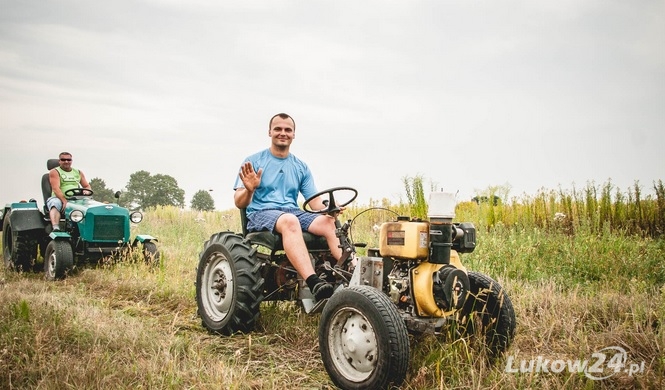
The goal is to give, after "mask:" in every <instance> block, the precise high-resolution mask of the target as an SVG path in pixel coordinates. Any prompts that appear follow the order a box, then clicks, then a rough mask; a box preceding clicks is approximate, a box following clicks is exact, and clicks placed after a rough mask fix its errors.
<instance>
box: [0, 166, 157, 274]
mask: <svg viewBox="0 0 665 390" xmlns="http://www.w3.org/2000/svg"><path fill="white" fill-rule="evenodd" d="M46 166H47V168H48V170H51V169H53V168H55V167H57V166H58V160H57V159H50V160H48V161H47V163H46ZM41 186H42V195H43V197H44V207H43V208H40V207H38V206H37V201H36V200H35V199H30V201H27V202H26V201H21V202H16V203H10V204H7V205H6V206H5V208H4V210H3V212H2V214H1V215H0V226H1V227H2V253H3V257H4V263H5V266H6V267H7V268H10V269H13V270H16V271H23V272H27V271H38V270H39V269H40V268H42V267H43V269H44V272H45V274H46V279H48V280H55V279H62V278H64V277H65V276H66V275H67V274H68V273H69V272H70V271H71V270H72V269H73V267H74V265H75V263H77V262H85V261H87V262H98V261H99V260H101V259H102V258H104V257H108V256H115V255H124V254H126V253H128V251H129V250H132V249H139V250H141V251H142V254H143V256H144V259H145V260H146V261H147V262H149V263H151V264H157V263H158V262H159V251H158V249H157V245H156V243H155V241H156V239H155V238H154V237H152V236H149V235H137V236H136V237H135V238H134V240H133V241H131V243H130V221H131V223H139V222H141V220H142V219H143V215H142V214H141V213H140V212H138V211H134V212H132V213H130V212H129V211H128V210H127V209H126V208H124V207H120V206H118V205H117V204H115V203H102V202H98V201H95V200H94V199H93V198H92V195H93V191H92V190H89V189H86V188H73V189H70V190H68V191H66V192H65V196H66V197H67V206H66V210H65V212H64V213H62V214H63V215H62V218H61V220H60V224H59V227H60V230H59V231H58V230H55V231H53V228H52V224H51V221H50V217H49V213H48V210H47V208H46V199H48V198H49V197H50V196H51V185H50V183H49V179H48V173H46V174H45V175H44V176H42V183H41ZM115 195H116V198H118V197H119V196H120V193H119V192H116V194H115ZM38 252H39V253H41V257H42V258H43V259H44V263H43V264H40V263H39V262H38V257H39V256H38Z"/></svg>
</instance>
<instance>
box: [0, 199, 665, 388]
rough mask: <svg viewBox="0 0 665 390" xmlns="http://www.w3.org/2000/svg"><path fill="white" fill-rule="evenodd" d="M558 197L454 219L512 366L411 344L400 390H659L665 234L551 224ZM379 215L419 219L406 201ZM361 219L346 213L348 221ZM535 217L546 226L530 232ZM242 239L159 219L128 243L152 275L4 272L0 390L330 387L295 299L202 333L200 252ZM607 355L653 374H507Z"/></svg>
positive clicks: (113, 266) (216, 215)
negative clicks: (489, 294) (500, 290)
mask: <svg viewBox="0 0 665 390" xmlns="http://www.w3.org/2000/svg"><path fill="white" fill-rule="evenodd" d="M627 198H628V197H625V199H627ZM530 199H533V198H530ZM560 199H563V200H564V201H561V200H559V198H555V200H554V202H553V203H549V204H550V205H551V206H553V207H536V201H530V200H529V199H526V200H522V202H521V203H517V202H515V203H508V202H506V203H504V204H500V205H497V206H494V205H492V206H491V207H490V206H489V205H486V204H485V205H483V204H481V205H476V204H467V203H462V204H460V206H459V207H458V212H457V214H458V218H457V220H460V221H461V220H468V221H471V222H474V223H475V224H476V226H477V227H478V247H477V249H476V251H475V252H473V253H471V254H466V255H463V258H462V259H463V261H464V263H465V265H466V266H467V267H468V268H469V269H472V270H476V271H479V272H483V273H486V274H488V275H490V276H491V277H493V278H494V279H496V280H497V281H499V282H500V283H501V284H502V286H503V287H504V288H505V289H506V290H507V291H508V293H509V296H510V297H511V299H512V301H513V305H514V307H515V311H516V315H517V322H518V325H517V332H516V336H515V340H514V342H513V344H512V346H511V347H510V349H509V350H508V351H507V354H506V356H505V357H503V358H502V359H499V360H498V361H496V362H494V363H489V362H488V360H487V359H486V356H485V355H484V352H483V349H482V346H481V345H478V344H477V343H476V342H474V341H473V340H471V341H469V340H460V339H452V338H448V337H443V336H441V337H432V336H428V337H422V338H418V339H415V338H414V339H413V342H412V353H411V362H410V367H409V371H408V374H407V379H406V381H405V383H404V384H403V386H402V387H401V388H402V389H409V390H416V389H419V390H420V389H456V388H475V389H506V388H517V389H532V388H542V389H561V388H568V389H578V388H588V389H595V388H603V389H605V388H617V389H619V388H622V389H623V388H646V389H659V388H663V387H664V386H665V332H663V325H662V321H663V319H665V287H663V286H664V284H665V271H664V270H663V267H664V265H663V259H665V242H664V241H663V238H662V236H659V235H658V234H652V233H651V232H649V233H648V234H645V230H644V229H639V231H637V230H636V231H629V230H628V229H615V228H612V227H609V226H608V225H607V224H606V223H605V224H604V226H605V227H601V226H602V225H603V224H600V225H598V224H594V223H589V221H590V219H589V218H591V217H588V218H582V217H577V219H576V220H575V222H574V224H573V226H574V229H573V230H572V231H570V230H569V229H567V225H564V226H561V224H559V222H554V214H555V213H556V212H558V207H559V203H560V204H561V205H565V197H562V198H560ZM622 202H624V203H625V204H628V201H627V200H623V201H622ZM613 203H616V202H613ZM373 206H381V207H383V206H385V207H389V208H391V209H394V210H397V212H398V214H403V215H409V213H410V208H409V205H404V204H401V205H390V204H388V203H386V202H385V201H384V202H382V203H380V204H373ZM365 208H366V207H362V206H353V207H350V208H349V209H348V210H347V211H346V212H345V213H344V217H345V218H349V219H352V218H354V217H355V216H356V215H358V214H359V213H360V212H361V211H362V210H364V209H365ZM490 209H492V213H493V216H491V217H490ZM642 209H643V210H644V209H645V208H644V207H643V208H642ZM518 210H530V213H531V215H532V217H530V218H532V221H533V222H529V223H527V222H528V221H529V220H528V219H527V218H526V217H524V216H521V217H519V218H517V217H518V216H519V215H520V214H519V211H518ZM579 215H589V214H585V213H580V214H579ZM535 216H538V218H540V220H542V221H548V222H546V223H545V224H542V223H536V222H535V221H536V217H535ZM394 217H395V216H394V214H393V213H391V212H388V211H385V210H374V211H370V212H366V213H363V214H361V215H359V216H358V218H356V219H355V220H354V228H353V234H354V240H355V241H357V242H368V243H369V244H370V246H375V245H376V242H377V240H378V232H376V231H375V230H374V229H373V227H374V226H375V225H378V224H380V223H381V222H382V221H386V220H392V219H394ZM508 217H511V218H512V219H511V218H508ZM514 220H520V221H522V222H520V223H512V222H510V221H514ZM490 222H491V223H490ZM550 222H551V223H550ZM585 226H586V227H585ZM596 226H597V227H596ZM239 229H240V222H239V217H238V213H237V211H235V210H229V211H223V212H206V213H197V212H189V211H181V210H177V209H173V208H159V209H157V210H152V211H150V212H148V213H146V219H145V221H144V222H143V223H141V225H140V226H139V227H137V228H136V231H135V232H134V233H139V232H141V233H149V234H153V235H156V236H157V237H159V240H160V242H159V247H160V250H161V252H162V263H161V265H160V266H159V267H158V268H150V267H148V266H147V265H145V264H143V262H142V261H141V260H140V259H139V258H138V256H136V257H132V258H131V259H129V260H126V261H123V262H106V263H104V264H102V265H100V266H97V267H92V266H82V267H79V268H77V269H76V270H75V272H74V273H73V274H72V275H70V276H69V277H68V278H66V279H65V280H62V281H58V282H46V281H44V280H43V276H42V275H41V274H16V273H13V272H9V271H6V270H4V269H3V270H2V271H0V388H3V389H4V388H6V389H26V388H27V389H72V388H76V389H99V388H137V389H162V388H163V389H278V388H279V389H281V388H294V389H329V388H334V386H333V385H332V382H331V381H330V379H329V378H328V376H327V374H326V372H325V370H324V369H323V365H322V363H321V360H320V355H319V351H318V339H317V323H318V315H315V316H308V315H306V314H304V313H303V312H301V311H300V309H299V308H298V307H297V306H296V305H295V304H294V303H288V302H281V303H274V302H266V303H264V304H263V305H262V316H261V320H260V323H259V327H258V329H257V330H256V331H255V332H253V333H251V334H247V335H236V336H233V337H219V336H215V335H210V334H208V333H207V332H206V331H205V330H204V329H203V327H202V326H201V324H200V320H199V318H198V316H197V314H196V303H195V298H194V281H195V277H196V266H197V262H198V253H199V251H200V250H201V248H202V244H203V241H204V240H206V239H207V238H208V237H209V236H210V235H211V234H212V233H214V232H217V231H221V230H232V231H238V230H239ZM654 232H655V230H654ZM609 346H620V347H622V348H624V349H625V350H626V351H627V353H628V357H629V362H631V363H642V362H644V368H645V369H644V372H640V373H637V374H634V375H628V373H627V372H619V373H617V374H615V375H612V376H611V377H610V378H607V379H604V380H600V381H595V380H591V379H590V378H588V377H586V376H585V375H584V374H583V373H575V372H569V371H568V370H563V371H562V372H559V373H553V372H540V373H514V372H506V362H507V358H508V357H512V358H513V359H514V361H517V362H519V361H520V360H529V359H536V358H538V357H543V358H547V359H591V356H592V354H593V353H594V352H596V351H598V350H600V349H602V348H605V347H609ZM517 365H519V364H517Z"/></svg>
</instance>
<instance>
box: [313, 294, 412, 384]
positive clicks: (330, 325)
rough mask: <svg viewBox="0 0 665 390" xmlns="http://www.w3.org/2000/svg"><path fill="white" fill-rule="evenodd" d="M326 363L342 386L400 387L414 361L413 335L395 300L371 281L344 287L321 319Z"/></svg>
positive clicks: (321, 345)
mask: <svg viewBox="0 0 665 390" xmlns="http://www.w3.org/2000/svg"><path fill="white" fill-rule="evenodd" d="M319 346H320V348H321V358H322V360H323V365H324V366H325V368H326V371H327V372H328V375H329V376H330V378H331V379H332V381H333V382H334V383H335V384H336V385H337V386H339V387H340V388H342V389H385V388H387V387H388V386H389V385H393V386H399V385H400V384H401V383H402V381H404V378H405V377H406V371H407V369H408V364H409V336H408V332H407V329H406V325H405V323H404V320H403V319H402V318H401V316H400V315H399V312H398V311H397V308H396V307H395V305H394V304H393V303H392V302H391V301H390V300H389V299H388V297H387V296H386V295H385V294H383V293H382V292H381V291H379V290H377V289H375V288H373V287H370V286H352V287H348V288H344V289H342V290H340V291H338V292H336V293H334V294H333V296H332V297H331V298H330V300H328V302H327V303H326V306H325V307H324V309H323V313H322V314H321V321H320V323H319Z"/></svg>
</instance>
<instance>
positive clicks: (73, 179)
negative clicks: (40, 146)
mask: <svg viewBox="0 0 665 390" xmlns="http://www.w3.org/2000/svg"><path fill="white" fill-rule="evenodd" d="M59 158H60V166H59V167H56V168H53V169H51V170H50V171H49V173H48V175H49V182H50V183H51V189H52V191H53V192H52V193H51V197H50V198H48V199H47V200H46V207H47V208H48V210H49V217H50V218H51V225H52V226H53V230H60V213H61V212H63V213H64V212H65V207H66V206H67V198H66V197H65V192H66V191H67V190H69V189H72V188H87V189H91V188H90V184H89V183H88V180H87V179H86V178H85V175H84V174H83V171H81V170H79V169H76V168H72V154H71V153H69V152H62V153H60V156H59Z"/></svg>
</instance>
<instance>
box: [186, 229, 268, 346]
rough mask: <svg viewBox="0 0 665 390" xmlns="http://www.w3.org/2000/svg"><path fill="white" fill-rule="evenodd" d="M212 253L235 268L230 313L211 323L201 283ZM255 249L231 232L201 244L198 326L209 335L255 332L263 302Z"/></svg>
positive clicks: (218, 234) (261, 279) (219, 234)
mask: <svg viewBox="0 0 665 390" xmlns="http://www.w3.org/2000/svg"><path fill="white" fill-rule="evenodd" d="M215 252H222V253H223V254H224V256H225V257H226V258H227V259H231V260H232V261H233V265H234V269H233V271H234V273H235V275H234V278H233V279H234V281H235V283H234V285H235V286H236V291H234V294H235V299H234V302H233V305H234V307H233V309H232V313H231V314H230V315H229V316H227V317H226V318H225V319H223V320H222V321H214V320H213V319H211V318H210V317H209V316H207V315H206V313H205V308H204V305H203V301H202V300H203V298H202V294H201V281H202V278H203V277H204V275H205V268H206V267H207V266H208V264H209V261H210V258H209V256H210V255H211V254H213V253H215ZM256 253H257V252H256V248H254V247H252V246H251V245H250V243H249V241H248V240H246V239H244V238H243V237H242V236H240V235H238V234H235V233H232V232H221V233H216V234H213V235H212V236H211V237H210V239H209V240H207V241H206V242H205V243H204V245H203V251H201V253H200V255H199V265H198V267H197V272H196V304H197V308H198V314H199V316H200V317H201V323H202V325H203V327H204V328H206V329H207V330H208V331H209V332H211V333H215V334H221V335H225V336H230V335H232V334H234V333H238V332H239V333H249V332H251V331H253V330H254V327H255V326H256V322H257V320H258V318H259V315H260V305H261V302H262V301H263V285H264V283H265V281H264V279H263V277H262V275H261V268H262V263H261V262H260V261H259V260H258V258H257V256H256Z"/></svg>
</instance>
